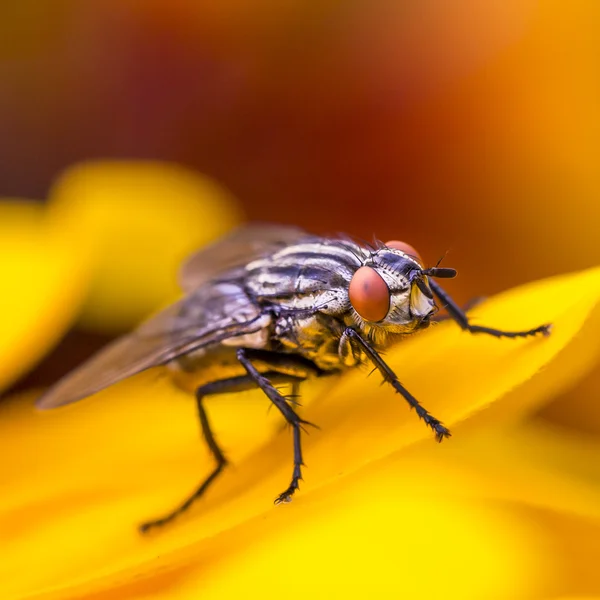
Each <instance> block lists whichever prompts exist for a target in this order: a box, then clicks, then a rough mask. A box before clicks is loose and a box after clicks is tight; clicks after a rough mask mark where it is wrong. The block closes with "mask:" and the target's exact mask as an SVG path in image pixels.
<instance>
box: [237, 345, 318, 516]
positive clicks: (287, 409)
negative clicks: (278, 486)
mask: <svg viewBox="0 0 600 600" xmlns="http://www.w3.org/2000/svg"><path fill="white" fill-rule="evenodd" d="M259 355H261V354H260V351H252V350H248V349H246V348H240V349H239V350H238V351H237V359H238V360H239V361H240V363H241V364H242V366H243V367H244V369H246V372H247V373H248V375H249V377H251V378H252V379H253V380H254V382H255V383H256V385H257V386H258V387H259V388H260V389H261V390H262V391H263V392H264V393H265V394H266V396H267V397H268V398H269V400H271V402H272V403H273V404H274V405H275V406H276V407H277V409H278V410H279V412H281V414H282V415H283V417H284V419H285V420H286V421H287V422H288V423H289V424H290V425H291V426H292V431H293V434H294V469H293V471H292V481H291V482H290V485H289V486H288V487H287V489H286V490H285V491H283V492H282V493H281V494H279V496H277V498H276V499H275V504H281V503H282V502H290V501H291V499H292V496H293V495H294V492H295V491H296V490H297V489H298V487H299V482H300V480H301V479H302V467H303V466H304V462H303V461H302V446H301V443H300V433H301V427H302V425H311V423H309V422H308V421H304V420H303V419H301V418H300V417H299V416H298V415H297V414H296V412H295V411H294V409H293V408H292V407H291V406H290V405H289V403H288V402H287V400H286V398H285V397H284V396H282V395H281V394H280V393H279V392H278V391H277V390H276V389H275V388H274V387H273V382H272V380H269V377H267V375H263V374H261V373H260V372H259V371H258V370H257V368H256V367H255V366H254V365H253V364H252V358H253V357H254V358H256V357H257V356H259ZM261 356H262V355H261Z"/></svg>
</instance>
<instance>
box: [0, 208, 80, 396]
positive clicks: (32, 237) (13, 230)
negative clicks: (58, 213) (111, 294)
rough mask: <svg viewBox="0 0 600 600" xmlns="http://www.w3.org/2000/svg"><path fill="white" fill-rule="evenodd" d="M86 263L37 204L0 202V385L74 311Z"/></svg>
mask: <svg viewBox="0 0 600 600" xmlns="http://www.w3.org/2000/svg"><path fill="white" fill-rule="evenodd" d="M85 267H86V264H85V261H84V260H83V257H82V256H81V254H80V252H79V248H78V246H77V245H75V244H73V243H71V241H70V240H68V239H65V238H63V236H62V235H61V232H60V230H57V229H56V228H55V227H54V226H53V225H52V224H51V223H49V222H48V220H47V218H46V215H45V212H44V209H43V208H42V207H41V206H40V205H39V204H37V203H33V202H27V201H24V200H7V199H3V200H2V202H1V203H0V331H1V332H2V334H1V335H0V389H2V388H4V387H6V386H7V385H9V384H10V383H11V382H13V381H15V380H16V379H17V378H18V377H19V376H20V375H22V374H23V373H25V372H26V371H27V370H28V369H30V368H31V367H32V365H34V364H35V363H36V362H37V361H38V360H39V359H40V358H41V357H42V356H43V355H44V353H45V352H47V350H48V349H49V348H51V347H52V346H53V345H54V344H55V343H56V342H57V341H58V339H60V337H61V335H63V333H64V332H65V330H66V329H67V327H68V326H69V325H70V323H71V322H72V320H73V319H74V318H75V316H76V315H77V311H78V310H79V307H80V304H81V302H82V300H83V298H84V295H85V292H86V289H87V278H86V275H85Z"/></svg>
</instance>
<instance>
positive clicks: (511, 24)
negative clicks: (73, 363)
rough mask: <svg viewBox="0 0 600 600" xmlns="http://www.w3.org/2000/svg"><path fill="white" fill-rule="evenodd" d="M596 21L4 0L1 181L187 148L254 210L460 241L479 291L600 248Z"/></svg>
mask: <svg viewBox="0 0 600 600" xmlns="http://www.w3.org/2000/svg"><path fill="white" fill-rule="evenodd" d="M599 26H600V4H598V3H597V2H596V1H595V0H574V1H573V2H570V3H564V2H558V1H557V0H545V1H544V2H535V1H533V0H503V1H502V2H500V1H496V0H487V1H486V2H481V1H480V0H452V1H450V2H447V1H444V0H428V1H426V2H396V1H394V0H375V1H372V0H370V1H366V0H363V1H355V2H338V1H334V0H323V1H320V2H312V3H306V2H299V1H294V0H288V1H284V2H281V1H279V2H275V1H274V0H254V1H253V2H242V1H240V0H221V1H219V2H201V1H198V0H168V1H167V0H147V1H146V2H143V3H142V2H135V1H133V0H102V1H99V0H86V1H85V2H78V1H75V0H52V1H47V0H46V1H44V0H8V1H6V2H3V3H2V6H1V8H0V33H1V35H0V193H1V194H3V195H5V196H20V197H30V198H35V199H40V200H43V199H44V198H45V197H46V196H47V194H48V190H49V188H50V186H51V184H52V182H53V181H54V180H55V178H56V177H57V176H58V175H59V174H60V172H61V171H62V170H63V169H64V168H66V167H68V166H69V165H71V164H73V163H76V162H78V161H81V160H83V159H90V158H106V157H109V158H152V159H161V160H168V161H176V162H179V163H182V164H184V165H186V166H189V167H191V168H193V169H196V170H198V171H200V172H202V173H206V174H208V175H210V176H212V177H213V178H215V179H216V180H217V181H219V182H220V183H221V184H222V185H224V186H225V187H226V188H227V189H229V190H230V191H231V192H232V193H233V194H234V195H235V196H236V197H237V198H238V200H239V201H240V203H241V205H242V207H243V209H244V211H245V214H246V216H247V218H248V219H260V220H268V221H276V222H289V223H295V224H298V225H301V226H304V227H306V228H308V229H310V230H312V231H315V232H338V231H344V232H347V233H350V234H354V235H357V236H360V237H363V238H367V239H371V238H372V236H373V235H374V234H375V235H377V236H378V237H379V238H381V239H389V238H396V239H405V240H406V241H409V242H410V243H412V244H413V245H415V246H416V247H417V248H418V249H420V251H421V253H422V255H423V256H424V258H425V260H426V261H427V262H430V263H432V262H435V261H436V260H437V259H438V258H439V257H440V256H441V255H443V254H444V253H445V252H446V251H449V254H448V256H447V258H446V261H445V264H447V265H448V266H450V265H451V266H453V267H456V268H457V269H459V272H460V275H461V276H460V278H459V279H457V280H456V281H455V282H452V283H451V284H449V286H448V287H449V289H450V290H451V291H452V292H453V293H454V294H455V296H456V297H457V299H458V300H459V301H460V302H465V301H467V300H468V299H469V298H470V297H472V296H478V295H482V294H483V295H490V294H493V293H495V292H497V291H499V290H502V289H505V288H507V287H509V286H512V285H516V284H519V283H521V282H524V281H527V280H530V279H535V278H540V277H545V276H550V275H553V274H556V273H560V272H566V271H572V270H575V269H578V268H584V267H587V266H591V265H594V264H597V263H598V262H599V261H600V244H598V242H597V229H598V223H599V216H600V207H599V203H598V193H599V192H600V170H599V169H598V156H600V109H599V107H600V77H599V73H600V60H599V58H598V57H600V38H599V36H598V33H597V32H598V30H599ZM549 301H551V299H549ZM95 345H96V342H91V346H92V347H95ZM84 353H85V352H84ZM63 356H64V354H63ZM78 356H80V357H81V354H79V355H78Z"/></svg>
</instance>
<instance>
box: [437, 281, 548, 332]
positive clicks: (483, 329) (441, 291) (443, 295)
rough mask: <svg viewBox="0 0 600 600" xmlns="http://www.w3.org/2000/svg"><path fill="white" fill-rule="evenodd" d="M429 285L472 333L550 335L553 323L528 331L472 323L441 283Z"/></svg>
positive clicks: (462, 327)
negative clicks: (507, 329)
mask: <svg viewBox="0 0 600 600" xmlns="http://www.w3.org/2000/svg"><path fill="white" fill-rule="evenodd" d="M429 286H430V287H431V291H432V292H433V293H434V294H435V295H436V296H437V297H438V298H439V300H440V301H441V303H442V308H445V309H446V310H447V311H448V314H449V315H450V317H451V318H452V319H453V320H454V321H456V322H457V323H458V325H459V327H460V328H461V329H464V330H465V331H469V332H470V333H486V334H488V335H492V336H494V337H498V338H500V337H507V338H518V337H530V336H532V335H537V334H538V333H541V334H542V335H550V329H551V325H540V326H539V327H535V328H533V329H528V330H527V331H501V330H500V329H492V328H491V327H482V326H481V325H471V324H470V323H469V319H468V317H467V315H466V314H465V311H464V310H462V309H461V308H460V306H458V304H456V302H454V300H452V298H451V297H450V296H449V295H448V293H447V292H445V291H444V289H443V288H442V287H440V285H439V284H438V283H437V282H436V281H433V280H431V279H430V280H429Z"/></svg>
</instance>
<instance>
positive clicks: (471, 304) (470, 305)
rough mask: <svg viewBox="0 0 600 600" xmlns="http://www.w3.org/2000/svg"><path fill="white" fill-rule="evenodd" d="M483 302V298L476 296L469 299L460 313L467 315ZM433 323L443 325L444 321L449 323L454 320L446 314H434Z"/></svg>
mask: <svg viewBox="0 0 600 600" xmlns="http://www.w3.org/2000/svg"><path fill="white" fill-rule="evenodd" d="M484 300H485V296H477V297H476V298H471V299H470V300H469V301H468V302H467V303H466V304H464V305H463V306H462V308H461V310H462V312H463V313H465V316H466V313H468V312H469V311H470V310H473V309H474V308H475V307H476V306H479V305H480V304H481V303H482V302H483V301H484ZM431 320H432V321H433V322H434V323H443V322H444V321H449V320H452V321H454V319H453V318H452V317H451V316H450V314H449V313H448V314H447V315H440V314H436V315H435V316H434V317H433V318H432V319H431Z"/></svg>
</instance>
